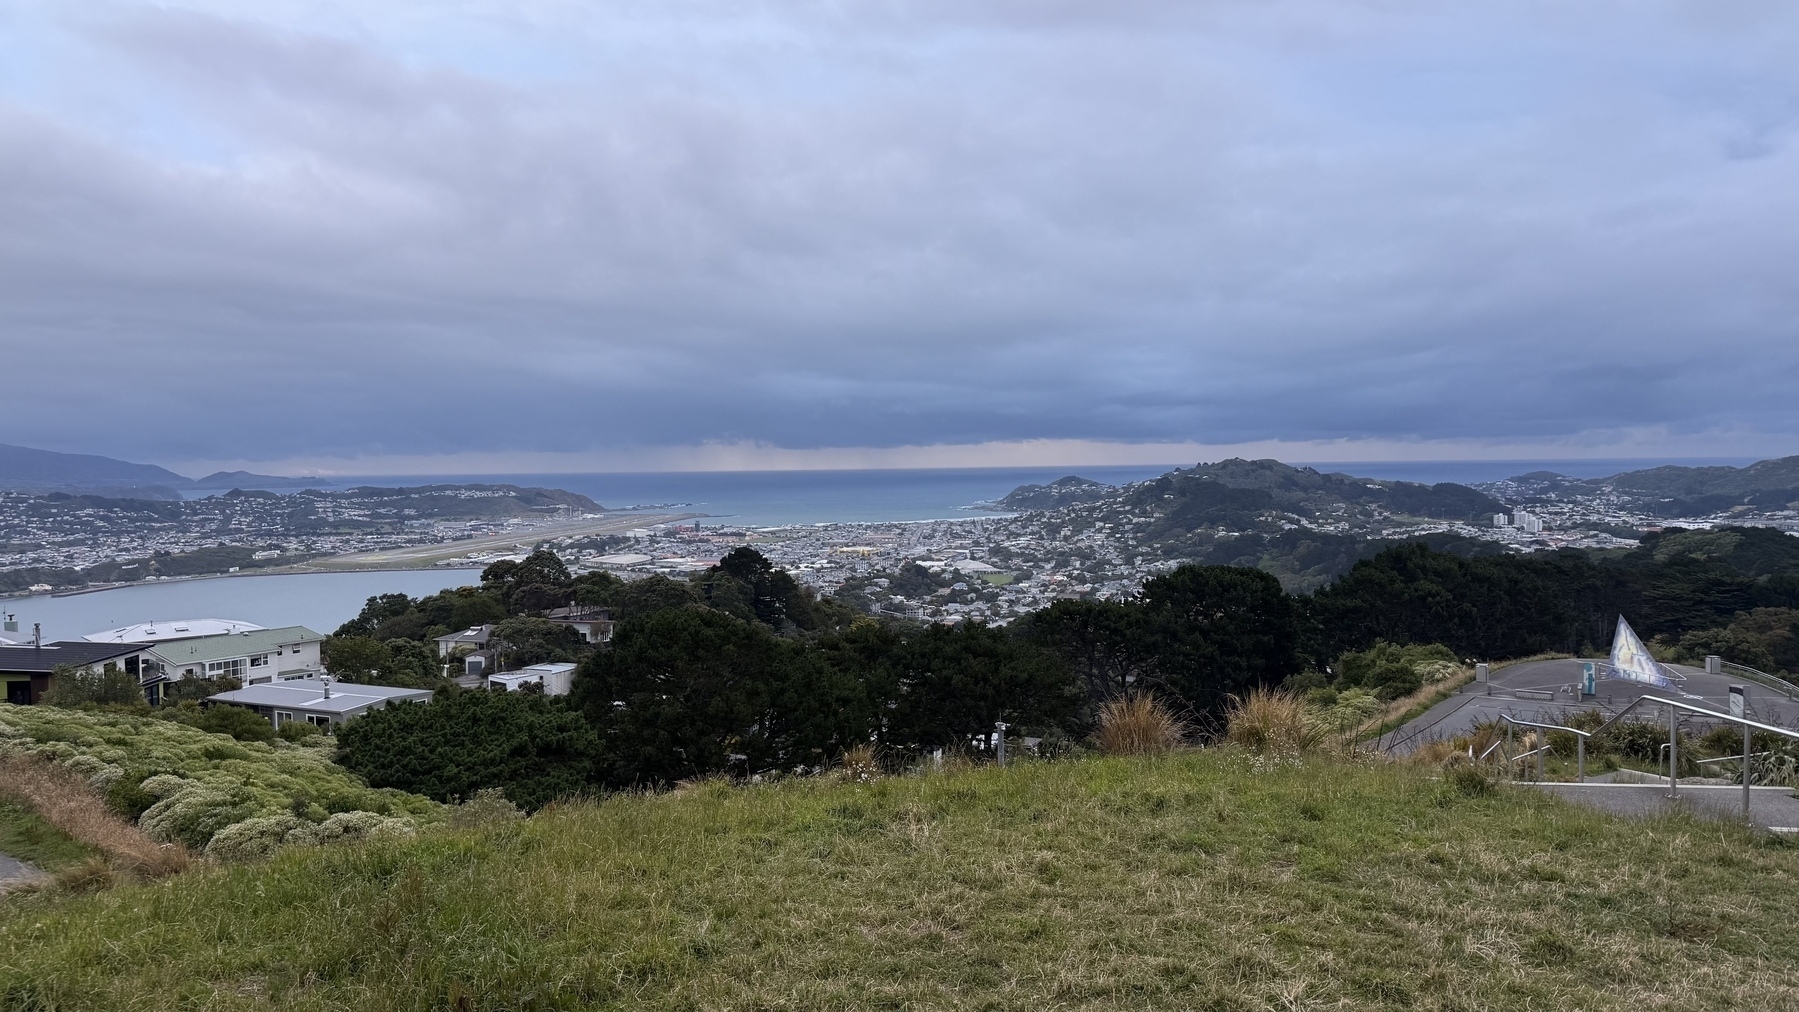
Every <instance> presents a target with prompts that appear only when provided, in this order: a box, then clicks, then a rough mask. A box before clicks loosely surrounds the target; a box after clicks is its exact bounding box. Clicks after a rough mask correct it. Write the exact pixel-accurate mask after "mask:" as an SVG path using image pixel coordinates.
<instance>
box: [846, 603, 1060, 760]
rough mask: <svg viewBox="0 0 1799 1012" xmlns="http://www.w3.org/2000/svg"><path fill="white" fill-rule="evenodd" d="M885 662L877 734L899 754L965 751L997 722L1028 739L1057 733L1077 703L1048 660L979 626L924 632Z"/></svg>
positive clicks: (999, 631) (935, 627) (1046, 655)
mask: <svg viewBox="0 0 1799 1012" xmlns="http://www.w3.org/2000/svg"><path fill="white" fill-rule="evenodd" d="M887 663H888V665H889V666H890V667H889V674H887V675H886V677H885V678H883V681H884V682H887V684H885V685H883V686H882V688H885V689H886V690H887V695H888V700H887V702H886V705H885V707H884V708H883V713H882V726H881V729H880V736H881V740H882V742H883V744H885V745H887V746H889V747H892V748H895V749H898V750H900V751H905V752H924V751H929V750H932V749H936V748H942V747H951V748H956V747H965V746H967V745H968V744H969V743H970V742H971V741H972V740H973V739H974V738H975V737H976V736H977V735H984V734H988V733H990V732H992V731H993V725H994V723H995V722H996V721H1005V722H1006V723H1008V724H1012V725H1016V726H1017V728H1018V731H1019V732H1022V733H1027V734H1029V733H1037V734H1042V733H1046V732H1052V731H1058V730H1064V729H1067V728H1069V727H1072V726H1073V725H1074V722H1075V718H1076V709H1077V707H1078V705H1079V702H1080V698H1081V693H1080V689H1079V687H1078V686H1077V685H1076V684H1075V682H1074V679H1073V677H1071V676H1070V674H1069V672H1068V668H1067V667H1066V666H1065V665H1064V664H1063V663H1062V661H1061V659H1060V658H1058V657H1056V655H1055V654H1053V653H1051V652H1050V651H1048V650H1045V649H1043V648H1041V647H1039V646H1037V645H1035V644H1033V643H1030V642H1027V641H1025V640H1023V639H1021V638H1019V637H1017V636H1013V635H1010V634H1009V633H1007V632H1006V631H1005V630H1002V629H994V628H991V627H989V626H985V625H981V624H979V623H965V624H962V625H957V626H942V625H933V626H927V627H925V628H924V629H922V630H919V631H917V632H915V633H913V634H912V635H911V636H909V637H907V638H905V639H903V640H902V641H901V642H900V643H899V644H898V645H897V647H896V648H895V649H894V650H893V651H892V654H891V659H890V660H889V661H888V662H887ZM888 679H890V681H888Z"/></svg>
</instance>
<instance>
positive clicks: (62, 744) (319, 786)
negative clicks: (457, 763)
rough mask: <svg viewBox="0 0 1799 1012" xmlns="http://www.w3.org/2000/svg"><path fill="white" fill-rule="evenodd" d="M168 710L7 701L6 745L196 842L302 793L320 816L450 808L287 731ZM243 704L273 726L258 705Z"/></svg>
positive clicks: (283, 809) (164, 832) (2, 712)
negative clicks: (216, 723)
mask: <svg viewBox="0 0 1799 1012" xmlns="http://www.w3.org/2000/svg"><path fill="white" fill-rule="evenodd" d="M166 711H167V712H165V713H159V714H157V715H155V716H151V715H148V714H134V713H129V712H120V711H84V710H65V709H58V708H55V707H47V706H18V707H3V706H0V751H4V752H7V753H15V754H19V755H25V756H36V757H38V758H41V759H44V760H47V761H49V762H51V763H54V764H57V765H58V766H60V767H62V768H63V769H65V770H66V771H68V772H69V773H70V774H73V775H78V776H79V777H80V778H82V779H85V781H86V782H87V783H88V784H90V785H92V786H93V789H94V790H96V791H100V792H103V793H104V795H105V802H104V803H105V804H106V805H107V806H108V807H110V809H111V810H112V811H113V812H116V813H118V814H119V815H120V816H123V817H125V818H135V819H136V820H137V822H138V828H140V829H142V830H143V831H144V832H145V833H146V834H148V835H149V836H150V837H152V838H153V839H156V840H162V841H182V842H184V843H186V844H187V845H189V846H191V847H193V848H195V849H204V848H205V847H206V846H208V844H209V843H210V842H211V839H212V836H213V835H214V834H215V833H216V832H218V831H220V830H222V829H224V828H225V827H227V826H230V825H232V824H234V823H237V822H241V821H243V820H245V819H251V818H262V817H267V816H273V815H280V814H283V813H286V814H290V815H291V814H293V808H294V803H295V800H296V799H304V800H305V802H306V804H307V806H308V810H309V811H310V810H312V808H313V807H314V806H316V808H317V810H318V812H319V817H320V818H324V817H325V816H324V813H325V812H356V811H363V812H370V813H374V814H375V816H376V817H381V816H396V817H400V818H402V819H406V820H413V819H426V820H430V819H435V818H438V817H439V813H441V811H442V808H441V806H439V805H437V804H435V803H433V802H431V801H429V800H427V799H425V798H420V797H417V796H414V795H409V794H404V793H402V792H399V791H391V790H375V789H370V788H369V787H368V786H367V785H366V784H364V783H363V782H362V781H361V780H360V779H359V778H357V777H356V776H355V775H354V774H352V773H350V772H348V771H347V770H345V769H344V768H343V767H341V766H338V765H337V764H336V763H334V762H332V761H331V757H330V753H329V751H327V750H325V749H321V748H312V747H302V746H295V745H292V744H289V743H288V742H285V741H281V740H279V739H277V740H275V741H272V742H259V741H242V742H239V741H233V740H231V739H228V738H225V737H222V736H221V735H218V734H212V733H208V732H206V731H203V730H201V729H199V728H197V727H194V726H191V724H189V723H187V721H189V720H193V721H197V720H198V719H199V718H200V717H201V716H203V715H204V714H203V712H202V711H201V710H200V708H199V707H197V706H194V705H193V704H191V703H184V704H182V705H180V706H178V707H169V708H166ZM239 712H240V713H243V714H244V715H245V716H248V717H250V718H252V719H254V720H257V721H259V722H260V723H261V725H262V727H264V728H268V726H269V725H268V722H267V721H266V720H262V718H260V717H257V716H256V715H255V714H254V713H250V712H249V711H243V710H240V711H239ZM165 717H180V718H181V719H179V720H171V719H164V718H165ZM246 726H247V725H246ZM271 733H272V729H271ZM306 740H307V741H308V742H322V741H328V740H329V739H328V738H317V737H314V738H308V739H306Z"/></svg>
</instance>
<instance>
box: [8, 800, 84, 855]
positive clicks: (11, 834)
mask: <svg viewBox="0 0 1799 1012" xmlns="http://www.w3.org/2000/svg"><path fill="white" fill-rule="evenodd" d="M0 854H5V855H6V856H7V857H13V858H17V859H19V860H21V861H29V862H31V863H32V864H34V865H37V866H38V867H39V868H42V869H43V870H44V871H47V872H55V871H58V870H60V869H62V868H66V867H68V866H69V865H72V864H77V863H80V862H82V861H85V860H87V859H88V858H90V857H99V856H100V852H99V851H97V850H95V849H93V848H92V847H89V846H87V845H85V844H81V843H77V842H76V841H74V840H72V839H70V838H69V836H68V834H66V833H64V832H63V831H62V830H60V829H57V828H56V827H55V826H52V825H50V824H49V823H48V822H45V821H44V820H43V819H40V818H38V817H37V814H36V813H35V812H33V811H31V810H30V809H28V808H25V807H22V806H20V805H15V804H13V803H12V802H10V801H0Z"/></svg>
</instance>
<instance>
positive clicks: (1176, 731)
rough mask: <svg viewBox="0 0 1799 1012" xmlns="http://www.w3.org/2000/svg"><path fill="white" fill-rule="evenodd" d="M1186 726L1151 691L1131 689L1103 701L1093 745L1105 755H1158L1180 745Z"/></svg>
mask: <svg viewBox="0 0 1799 1012" xmlns="http://www.w3.org/2000/svg"><path fill="white" fill-rule="evenodd" d="M1186 737H1187V725H1186V724H1185V723H1183V722H1182V721H1181V720H1180V719H1179V718H1178V717H1176V716H1175V715H1174V713H1173V712H1172V711H1170V710H1169V709H1168V707H1166V706H1164V705H1163V704H1162V703H1161V701H1159V700H1157V699H1156V698H1155V697H1154V696H1152V695H1150V694H1148V693H1142V692H1131V693H1125V694H1124V695H1120V696H1114V697H1112V698H1111V699H1108V700H1106V701H1105V702H1104V703H1102V704H1100V708H1099V729H1098V730H1096V731H1095V732H1094V733H1093V744H1094V745H1095V746H1096V747H1097V748H1098V749H1099V750H1100V751H1101V752H1104V753H1105V754H1106V755H1114V756H1120V755H1159V754H1160V753H1163V752H1167V751H1168V750H1170V749H1174V748H1179V747H1180V744H1181V742H1182V741H1184V740H1185V739H1186Z"/></svg>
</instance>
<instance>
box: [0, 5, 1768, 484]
mask: <svg viewBox="0 0 1799 1012" xmlns="http://www.w3.org/2000/svg"><path fill="white" fill-rule="evenodd" d="M1582 6H1583V9H1582V10H1581V11H1579V12H1569V11H1566V10H1565V9H1560V10H1559V12H1556V13H1551V12H1552V10H1555V8H1554V7H1553V5H1533V4H1522V3H1512V4H1505V3H1495V4H1489V5H1472V6H1468V7H1458V8H1457V9H1456V10H1455V11H1449V10H1447V9H1443V8H1438V7H1435V6H1426V5H1407V4H1367V5H1356V4H1324V3H1286V4H1267V5H1264V4H1240V5H1239V4H1216V5H1177V4H1152V3H1138V4H1125V5H1121V4H1116V3H1114V4H1098V3H1087V2H1076V0H1058V2H1057V3H1054V4H1042V3H1034V4H1025V3H986V4H979V3H962V4H950V3H947V2H946V3H941V4H938V3H891V4H883V5H838V4H817V5H809V4H792V5H786V6H783V5H769V6H764V7H759V8H756V9H755V12H754V13H752V14H744V13H742V11H741V10H739V8H738V7H737V6H736V5H697V4H696V5H676V4H662V5H622V4H621V5H613V6H612V7H609V8H606V9H605V10H603V11H602V12H601V13H600V14H599V15H596V16H593V17H587V16H584V15H579V14H578V12H577V11H576V9H575V8H564V7H559V6H554V5H523V6H520V7H518V8H517V9H516V10H508V9H507V8H504V7H494V8H491V9H489V10H487V11H485V12H481V11H477V14H478V15H479V17H483V18H490V19H492V23H493V25H495V26H496V27H495V28H494V30H493V31H492V32H491V33H484V30H483V29H481V28H480V27H479V25H478V24H476V22H473V21H472V22H470V25H474V26H475V27H469V26H464V27H463V29H462V32H463V34H462V35H461V36H459V37H458V38H459V39H460V41H453V42H443V41H441V40H440V41H438V42H436V43H434V44H433V45H434V48H432V47H425V48H427V49H428V50H429V52H431V53H432V54H433V55H431V56H430V57H429V58H424V57H420V56H419V55H418V54H417V51H416V50H412V49H409V48H407V47H404V46H397V45H396V44H395V43H394V42H393V35H394V31H400V30H396V29H391V28H389V27H385V26H377V27H376V28H371V29H370V30H368V31H366V32H347V31H335V30H330V26H323V25H312V24H308V23H304V22H301V23H285V22H275V21H272V20H269V19H266V18H262V17H260V16H259V14H258V13H257V10H256V8H255V7H250V8H245V9H238V10H235V11H227V12H225V13H217V12H214V13H201V12H196V11H182V10H168V9H162V8H141V7H122V8H113V9H108V11H109V12H108V13H106V14H105V15H103V16H99V15H96V16H91V17H89V18H87V19H84V20H69V19H66V18H64V19H60V20H59V19H57V18H48V19H46V20H44V21H43V22H42V23H41V25H40V26H39V29H38V30H41V31H43V32H52V33H56V34H57V37H58V39H59V40H60V41H59V44H60V45H62V46H64V47H67V48H68V49H69V51H71V52H81V53H83V54H85V60H86V61H87V66H86V67H84V68H74V67H70V68H65V70H66V73H67V74H68V75H69V78H70V79H61V78H56V77H54V75H52V77H51V78H50V79H47V80H45V81H42V82H39V83H38V84H37V85H36V86H34V87H33V88H29V89H25V88H20V89H14V90H13V91H6V90H4V86H0V327H4V330H5V333H6V334H7V335H8V336H7V339H6V348H5V349H4V353H3V354H0V362H4V364H5V366H6V368H7V369H8V371H9V372H12V373H31V374H35V375H39V376H44V377H49V378H52V379H53V380H54V382H48V383H42V384H31V385H29V388H28V389H22V390H20V391H19V392H18V394H17V395H16V396H12V397H9V399H8V407H7V408H6V409H5V411H4V420H5V422H6V424H7V426H8V431H9V439H10V441H13V442H33V441H35V442H37V443H40V444H44V445H59V446H67V447H69V448H86V449H99V450H104V451H106V452H115V453H129V454H137V455H140V456H151V457H157V458H159V459H183V458H194V457H213V458H223V457H257V456H271V457H272V456H282V455H287V454H318V453H346V454H347V453H358V452H390V453H431V452H448V451H454V450H468V449H482V450H487V449H501V450H503V449H546V450H567V449H582V448H586V447H590V446H593V445H597V444H600V443H604V442H607V441H621V442H626V443H631V444H637V445H660V444H682V443H691V442H697V441H702V440H708V439H723V440H734V439H749V440H762V441H767V442H773V443H777V444H780V445H787V446H816V445H895V444H915V443H931V442H940V441H948V442H977V441H983V440H990V439H1020V438H1098V439H1122V440H1179V439H1200V440H1207V441H1215V442H1226V441H1236V440H1255V439H1268V438H1288V439H1315V438H1344V437H1351V438H1353V437H1369V438H1376V437H1379V438H1399V439H1410V438H1439V437H1440V438H1472V439H1482V438H1491V439H1519V438H1551V437H1556V436H1564V435H1568V434H1570V433H1578V432H1582V431H1586V430H1591V429H1611V428H1623V427H1631V426H1651V425H1659V426H1666V427H1669V428H1671V429H1674V430H1679V431H1703V430H1706V429H1710V428H1717V429H1740V428H1752V429H1758V430H1761V431H1765V432H1774V433H1784V434H1792V433H1796V432H1799V407H1795V406H1794V405H1793V403H1792V402H1791V398H1790V396H1789V395H1788V392H1789V391H1790V390H1791V389H1792V381H1793V379H1794V378H1795V371H1796V370H1799V333H1796V332H1795V331H1796V330H1799V324H1796V322H1795V321H1799V294H1796V293H1795V290H1794V289H1793V288H1792V286H1791V284H1790V278H1789V273H1790V265H1791V264H1792V263H1794V262H1799V256H1796V255H1799V236H1796V235H1795V233H1794V232H1793V230H1792V229H1791V228H1790V223H1791V222H1792V221H1793V220H1795V212H1799V195H1795V193H1794V191H1793V189H1792V187H1791V185H1790V180H1791V179H1792V178H1799V173H1796V172H1795V170H1796V169H1799V165H1796V164H1795V163H1796V162H1799V154H1796V153H1795V148H1794V145H1793V144H1792V141H1791V138H1792V126H1791V124H1792V122H1793V115H1792V110H1793V109H1794V108H1799V105H1796V104H1795V103H1796V102H1799V71H1796V70H1795V69H1794V68H1795V67H1799V59H1796V57H1799V41H1796V39H1799V36H1796V35H1795V33H1794V31H1793V29H1794V26H1795V22H1794V15H1793V14H1792V13H1791V12H1789V11H1786V10H1784V9H1783V8H1780V7H1777V6H1773V5H1769V6H1765V7H1761V8H1759V9H1756V10H1754V11H1752V12H1751V13H1750V14H1739V15H1738V16H1739V18H1740V20H1737V21H1731V20H1728V19H1725V18H1723V17H1722V16H1714V15H1713V14H1711V13H1708V11H1707V9H1704V8H1700V7H1694V6H1686V5H1677V4H1668V5H1665V6H1664V7H1662V8H1660V10H1659V11H1650V12H1648V13H1645V12H1644V10H1643V8H1641V7H1640V6H1637V5H1613V4H1595V5H1591V6H1590V7H1589V6H1588V5H1582ZM1737 10H1739V11H1743V10H1749V8H1748V7H1739V8H1737ZM419 17H420V18H423V17H424V15H419ZM1545 19H1547V20H1545ZM477 20H478V19H477ZM439 27H442V26H439ZM453 29H455V26H454V25H451V26H449V27H444V28H443V30H442V31H440V32H439V33H438V34H439V35H442V34H445V33H448V34H449V35H451V36H456V34H457V33H456V31H455V30H453ZM400 34H401V35H402V36H404V31H400ZM497 48H503V49H504V50H505V58H504V59H502V58H500V57H498V56H494V55H493V53H494V52H495V51H496V50H497ZM537 51H541V52H542V53H543V54H544V58H543V59H544V64H545V67H546V68H548V69H546V70H544V71H543V72H542V73H526V72H498V71H494V70H492V69H491V67H492V65H493V64H496V63H499V64H506V65H508V66H514V65H517V64H519V63H520V60H521V57H520V54H524V55H525V56H529V54H531V53H532V52H537ZM526 69H529V68H526ZM88 71H91V75H90V76H91V78H92V79H91V80H90V81H88V83H86V84H85V85H83V86H81V87H76V85H75V84H73V83H72V80H71V79H72V78H74V77H75V76H78V75H79V74H81V73H84V72H88ZM96 93H97V94H99V95H101V96H102V97H103V98H104V102H102V103H101V105H102V106H103V108H99V111H96V108H97V107H95V106H94V105H93V101H95V100H92V99H91V96H92V95H94V94H96ZM46 95H48V96H50V100H46V99H45V97H44V96H46ZM84 96H90V98H84ZM84 103H87V104H84ZM120 110H124V111H123V112H121V111H120ZM121 122H125V123H135V124H137V125H138V126H137V128H135V129H125V128H122V127H121V126H120V123H121ZM75 383H79V384H82V385H83V386H85V387H87V388H89V389H92V390H94V391H95V392H96V393H98V394H99V395H100V396H95V397H91V398H83V400H84V410H83V411H81V412H79V413H74V414H73V416H71V413H69V412H65V411H58V410H57V399H58V396H59V390H66V389H68V388H69V386H70V385H71V384H75ZM240 398H241V399H240ZM233 404H236V405H237V406H236V407H233V406H231V405H233Z"/></svg>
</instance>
